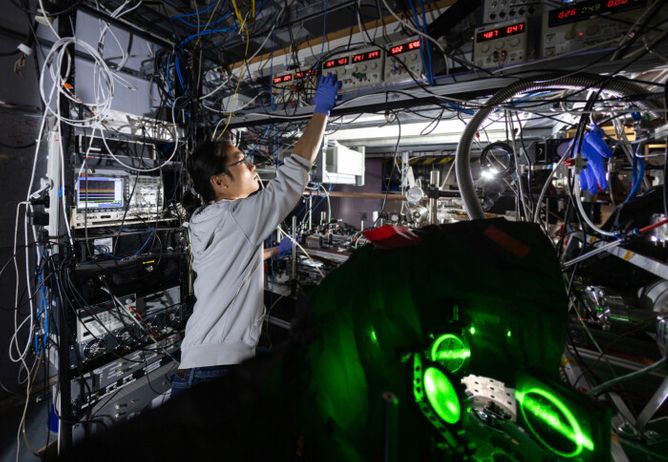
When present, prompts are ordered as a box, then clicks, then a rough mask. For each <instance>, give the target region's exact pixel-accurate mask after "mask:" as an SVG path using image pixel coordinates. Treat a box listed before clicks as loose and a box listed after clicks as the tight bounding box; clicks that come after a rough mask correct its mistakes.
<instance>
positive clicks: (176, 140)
mask: <svg viewBox="0 0 668 462" xmlns="http://www.w3.org/2000/svg"><path fill="white" fill-rule="evenodd" d="M180 98H183V96H179V97H178V98H176V99H175V100H174V102H173V103H172V123H173V124H174V150H173V151H172V153H171V155H170V156H169V158H168V159H167V160H166V161H164V162H163V163H162V164H160V165H158V166H157V167H153V168H137V167H132V166H131V165H128V164H126V163H125V162H123V161H122V160H120V159H119V158H118V157H116V155H114V153H113V152H112V150H111V148H110V147H109V145H108V144H107V140H106V138H105V137H104V130H103V129H104V127H103V126H100V125H98V126H97V127H98V128H99V129H100V139H101V140H102V143H103V144H104V147H105V148H107V154H109V155H110V156H111V157H112V158H113V159H114V160H115V161H116V162H118V163H119V164H121V165H122V166H123V167H125V168H126V169H128V170H132V171H135V172H155V171H156V170H160V169H161V168H163V167H164V166H165V165H167V164H168V163H169V162H170V161H171V160H172V159H173V158H174V156H175V155H176V152H177V151H178V149H179V128H178V127H177V125H176V113H175V111H174V108H175V107H176V102H177V101H178V100H179V99H180Z"/></svg>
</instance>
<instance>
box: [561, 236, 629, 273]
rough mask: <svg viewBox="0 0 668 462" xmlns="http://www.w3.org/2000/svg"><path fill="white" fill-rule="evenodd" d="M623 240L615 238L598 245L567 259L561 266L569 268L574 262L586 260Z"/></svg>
mask: <svg viewBox="0 0 668 462" xmlns="http://www.w3.org/2000/svg"><path fill="white" fill-rule="evenodd" d="M622 242H623V240H622V239H617V240H616V241H612V242H608V243H607V244H605V245H602V246H600V247H596V248H595V249H594V250H591V251H589V252H587V253H585V254H584V255H580V256H579V257H575V258H573V259H572V260H568V261H567V262H564V264H563V265H561V266H562V267H563V268H570V267H571V266H573V265H575V264H576V263H580V262H581V261H584V260H588V259H589V258H591V257H593V256H595V255H598V254H599V253H603V252H605V251H607V250H610V249H612V248H614V247H617V246H619V245H620V244H621V243H622ZM583 245H584V244H583Z"/></svg>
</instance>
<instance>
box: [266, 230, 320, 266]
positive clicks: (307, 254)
mask: <svg viewBox="0 0 668 462" xmlns="http://www.w3.org/2000/svg"><path fill="white" fill-rule="evenodd" d="M277 229H278V231H279V235H280V234H281V233H282V234H283V235H284V236H287V237H289V238H290V240H291V241H292V243H293V244H294V245H296V246H297V248H298V249H299V250H301V251H302V252H304V255H306V257H307V258H308V259H309V260H312V261H315V260H313V257H311V256H310V255H309V253H308V252H307V251H306V249H304V247H302V246H301V244H300V243H299V242H297V240H296V239H294V238H293V237H292V236H290V235H289V234H288V233H286V232H285V230H284V229H283V228H281V227H280V226H278V228H277ZM314 268H315V269H316V271H317V272H318V273H320V276H322V277H323V278H324V277H325V273H323V272H322V271H320V268H318V267H317V266H314Z"/></svg>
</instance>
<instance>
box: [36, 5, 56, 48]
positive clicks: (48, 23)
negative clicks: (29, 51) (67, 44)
mask: <svg viewBox="0 0 668 462" xmlns="http://www.w3.org/2000/svg"><path fill="white" fill-rule="evenodd" d="M39 9H40V11H41V13H42V17H43V18H44V22H46V24H47V26H49V29H51V32H53V35H54V36H55V37H56V38H57V39H59V38H60V35H58V32H56V29H54V28H53V25H52V24H51V20H50V19H49V17H48V16H47V15H46V9H45V8H44V2H43V1H42V0H39ZM37 46H39V45H37Z"/></svg>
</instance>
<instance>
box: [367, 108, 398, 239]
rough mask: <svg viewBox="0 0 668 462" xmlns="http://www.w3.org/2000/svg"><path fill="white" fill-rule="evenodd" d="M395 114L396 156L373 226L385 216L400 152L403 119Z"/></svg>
mask: <svg viewBox="0 0 668 462" xmlns="http://www.w3.org/2000/svg"><path fill="white" fill-rule="evenodd" d="M392 114H394V116H395V118H396V121H397V127H398V128H399V134H398V135H397V143H396V144H395V145H394V156H393V159H392V167H391V168H390V173H389V175H388V177H387V185H385V197H383V204H382V205H381V207H380V212H379V213H378V218H376V221H374V222H373V225H371V227H374V226H376V223H377V222H378V220H380V219H381V217H382V216H383V212H384V211H385V205H386V203H387V196H388V194H389V193H390V184H391V183H392V174H393V173H394V169H395V166H396V164H397V154H398V152H399V144H400V143H401V120H400V119H399V115H398V114H396V113H394V112H393V113H392Z"/></svg>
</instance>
